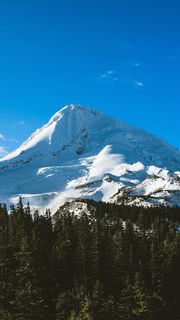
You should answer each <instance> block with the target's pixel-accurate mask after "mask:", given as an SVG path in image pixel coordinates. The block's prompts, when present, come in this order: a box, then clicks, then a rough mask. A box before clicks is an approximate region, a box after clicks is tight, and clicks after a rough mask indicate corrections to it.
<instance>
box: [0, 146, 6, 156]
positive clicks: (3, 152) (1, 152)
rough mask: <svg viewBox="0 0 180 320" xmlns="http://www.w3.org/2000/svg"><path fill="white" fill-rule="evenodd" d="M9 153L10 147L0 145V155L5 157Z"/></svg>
mask: <svg viewBox="0 0 180 320" xmlns="http://www.w3.org/2000/svg"><path fill="white" fill-rule="evenodd" d="M7 154H8V149H7V148H6V147H0V157H4V156H6V155H7Z"/></svg>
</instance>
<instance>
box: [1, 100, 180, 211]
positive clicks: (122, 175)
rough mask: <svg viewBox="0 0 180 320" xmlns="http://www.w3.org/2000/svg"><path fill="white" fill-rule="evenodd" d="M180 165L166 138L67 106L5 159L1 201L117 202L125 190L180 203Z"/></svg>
mask: <svg viewBox="0 0 180 320" xmlns="http://www.w3.org/2000/svg"><path fill="white" fill-rule="evenodd" d="M179 168H180V152H179V151H178V150H177V149H175V148H174V147H172V146H170V145H168V144H167V143H165V142H164V141H162V140H161V139H159V138H157V137H155V136H153V135H151V134H149V133H147V132H146V131H145V130H143V129H138V128H136V127H134V126H131V125H129V124H127V123H124V122H121V121H119V120H116V119H113V118H111V117H109V116H106V115H104V114H102V113H100V112H96V111H95V110H91V109H88V108H85V107H82V106H79V105H68V106H65V107H64V108H62V109H61V110H60V111H58V112H57V113H56V114H55V115H54V116H53V117H52V118H51V119H50V120H49V122H48V123H47V124H46V125H44V126H43V127H42V128H40V129H38V130H36V131H35V132H34V133H33V134H32V135H31V136H30V137H29V139H27V140H26V141H25V142H24V143H23V144H22V145H21V146H20V147H19V148H18V149H16V150H15V151H13V152H12V153H10V154H9V155H7V156H6V157H4V158H2V159H0V181H1V182H0V197H1V199H0V201H3V200H4V199H5V200H7V199H8V200H9V201H10V202H13V201H15V200H16V197H17V196H18V195H19V194H21V195H22V196H24V198H25V199H27V200H29V201H30V202H31V204H32V205H34V206H42V205H44V206H50V207H52V206H54V205H59V204H60V203H61V202H63V201H64V199H67V198H68V199H69V198H77V197H84V198H87V197H88V198H93V199H98V200H104V201H116V202H118V201H121V199H122V198H124V195H125V194H126V198H127V199H128V200H127V201H129V199H131V200H130V201H131V202H132V203H139V204H141V203H142V204H144V203H146V202H147V203H159V202H160V203H177V202H178V201H179V200H178V199H179V190H180V188H179V171H178V170H179ZM174 172H176V173H174ZM155 177H156V178H155ZM148 188H149V189H148ZM147 190H150V191H147ZM159 192H162V194H160V195H159ZM149 194H151V196H149ZM155 194H156V195H155ZM154 195H155V196H154Z"/></svg>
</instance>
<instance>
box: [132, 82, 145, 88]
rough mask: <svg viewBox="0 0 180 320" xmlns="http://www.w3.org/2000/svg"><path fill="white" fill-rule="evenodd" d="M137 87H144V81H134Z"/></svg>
mask: <svg viewBox="0 0 180 320" xmlns="http://www.w3.org/2000/svg"><path fill="white" fill-rule="evenodd" d="M134 84H135V86H136V87H141V88H142V87H144V83H143V82H142V81H134Z"/></svg>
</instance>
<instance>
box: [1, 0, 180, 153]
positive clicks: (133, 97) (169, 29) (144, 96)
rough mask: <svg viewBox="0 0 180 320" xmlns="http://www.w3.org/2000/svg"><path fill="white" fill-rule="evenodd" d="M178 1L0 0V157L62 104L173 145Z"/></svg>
mask: <svg viewBox="0 0 180 320" xmlns="http://www.w3.org/2000/svg"><path fill="white" fill-rule="evenodd" d="M179 16H180V3H179V1H178V0H177V1H174V0H171V1H165V0H164V1H161V0H156V1H155V0H154V1H153V0H152V1H148V0H147V1H144V0H142V1H140V0H137V1H134V0H126V1H125V0H124V1H121V0H118V1H116V0H111V1H110V0H104V1H102V0H98V1H97V0H96V1H94V0H91V1H90V0H86V1H85V0H83V1H82V0H77V1H75V0H66V1H65V0H59V1H58V0H51V1H50V0H44V1H42V0H36V1H35V0H31V1H21V0H6V1H1V2H0V155H2V154H4V153H5V152H8V151H10V150H12V149H14V148H16V147H17V146H18V145H19V144H20V143H21V142H22V141H23V140H24V139H25V138H27V137H28V136H29V134H30V133H32V131H34V130H35V129H36V128H37V127H40V126H41V125H42V124H44V123H46V122H47V121H48V119H49V117H50V116H52V114H53V113H55V112H56V111H57V110H58V109H60V108H61V107H62V106H64V105H65V104H69V103H75V104H82V105H85V106H89V107H91V108H94V109H97V110H100V111H103V112H105V113H107V114H109V115H112V116H114V117H117V118H120V119H121V120H124V121H126V122H129V123H131V124H135V125H136V126H139V127H143V128H145V129H146V130H147V131H149V132H151V133H154V134H156V135H158V136H160V137H162V138H164V139H165V140H166V141H168V142H169V143H171V144H173V145H175V146H176V147H178V148H179V147H180V141H179V136H180V130H179V118H180V111H179V105H180V36H179V34H180V21H179Z"/></svg>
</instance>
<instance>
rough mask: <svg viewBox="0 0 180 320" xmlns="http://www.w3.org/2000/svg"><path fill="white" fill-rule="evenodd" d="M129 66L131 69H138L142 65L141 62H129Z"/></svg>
mask: <svg viewBox="0 0 180 320" xmlns="http://www.w3.org/2000/svg"><path fill="white" fill-rule="evenodd" d="M129 65H130V66H131V67H135V68H139V67H140V66H141V65H142V63H141V62H134V61H130V62H129Z"/></svg>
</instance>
